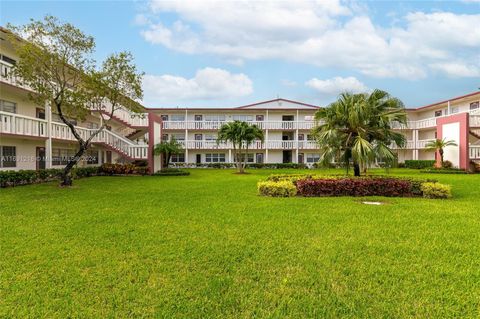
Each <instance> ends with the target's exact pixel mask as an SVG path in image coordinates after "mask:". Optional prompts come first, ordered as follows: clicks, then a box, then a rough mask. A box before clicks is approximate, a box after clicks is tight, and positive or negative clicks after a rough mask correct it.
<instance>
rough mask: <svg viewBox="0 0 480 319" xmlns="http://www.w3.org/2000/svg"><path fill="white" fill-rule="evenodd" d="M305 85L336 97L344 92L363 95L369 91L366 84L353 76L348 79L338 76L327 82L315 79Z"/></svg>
mask: <svg viewBox="0 0 480 319" xmlns="http://www.w3.org/2000/svg"><path fill="white" fill-rule="evenodd" d="M305 85H307V86H308V87H311V88H313V89H315V90H316V91H318V92H320V93H322V94H323V95H328V96H336V95H338V94H340V93H342V92H351V93H362V92H367V91H369V88H368V87H367V86H366V85H365V84H363V83H362V82H360V81H359V80H358V79H357V78H355V77H353V76H349V77H346V78H343V77H339V76H337V77H334V78H331V79H326V80H320V79H317V78H313V79H310V80H308V81H307V82H305Z"/></svg>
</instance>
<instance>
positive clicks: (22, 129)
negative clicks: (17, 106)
mask: <svg viewBox="0 0 480 319" xmlns="http://www.w3.org/2000/svg"><path fill="white" fill-rule="evenodd" d="M47 128H48V123H47V121H46V120H42V119H37V118H33V117H29V116H24V115H18V114H14V113H8V112H0V133H2V134H12V135H21V136H29V137H41V138H48V130H47ZM76 129H77V132H78V134H79V135H80V136H81V137H82V139H84V140H86V139H88V138H89V137H91V136H92V134H93V133H94V132H95V131H96V130H92V129H88V128H83V127H79V126H77V127H76ZM50 136H51V138H53V139H57V140H67V141H76V138H75V137H74V136H73V134H72V132H71V130H70V128H69V127H68V126H67V125H65V124H63V123H57V122H52V123H51V133H50ZM92 141H93V142H94V143H103V144H106V145H108V146H109V147H110V148H113V149H114V150H116V151H118V152H119V153H122V154H123V155H125V156H128V157H130V158H138V159H145V158H147V153H148V145H138V144H136V143H134V142H132V141H130V140H129V139H126V138H124V137H122V136H120V135H118V134H116V133H114V132H111V131H108V130H103V131H102V132H100V133H99V134H98V135H97V136H95V137H94V138H93V140H92Z"/></svg>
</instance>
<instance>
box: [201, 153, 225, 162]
mask: <svg viewBox="0 0 480 319" xmlns="http://www.w3.org/2000/svg"><path fill="white" fill-rule="evenodd" d="M205 162H207V163H225V153H212V154H205Z"/></svg>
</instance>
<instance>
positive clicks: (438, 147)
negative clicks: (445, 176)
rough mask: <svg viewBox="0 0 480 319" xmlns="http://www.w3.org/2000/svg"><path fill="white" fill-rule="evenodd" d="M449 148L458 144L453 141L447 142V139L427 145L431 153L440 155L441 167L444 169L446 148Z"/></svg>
mask: <svg viewBox="0 0 480 319" xmlns="http://www.w3.org/2000/svg"><path fill="white" fill-rule="evenodd" d="M447 146H457V143H455V141H452V140H448V141H447V140H446V138H443V139H439V138H437V139H434V140H433V141H430V142H428V143H427V144H426V145H425V148H426V149H427V150H429V151H436V152H438V154H440V164H441V167H443V153H444V148H445V147H447Z"/></svg>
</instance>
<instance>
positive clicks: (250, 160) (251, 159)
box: [235, 153, 255, 163]
mask: <svg viewBox="0 0 480 319" xmlns="http://www.w3.org/2000/svg"><path fill="white" fill-rule="evenodd" d="M240 158H241V161H243V160H244V159H245V154H241V155H240ZM254 158H255V156H254V154H253V153H248V154H247V163H255V160H254ZM235 160H237V155H235Z"/></svg>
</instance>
